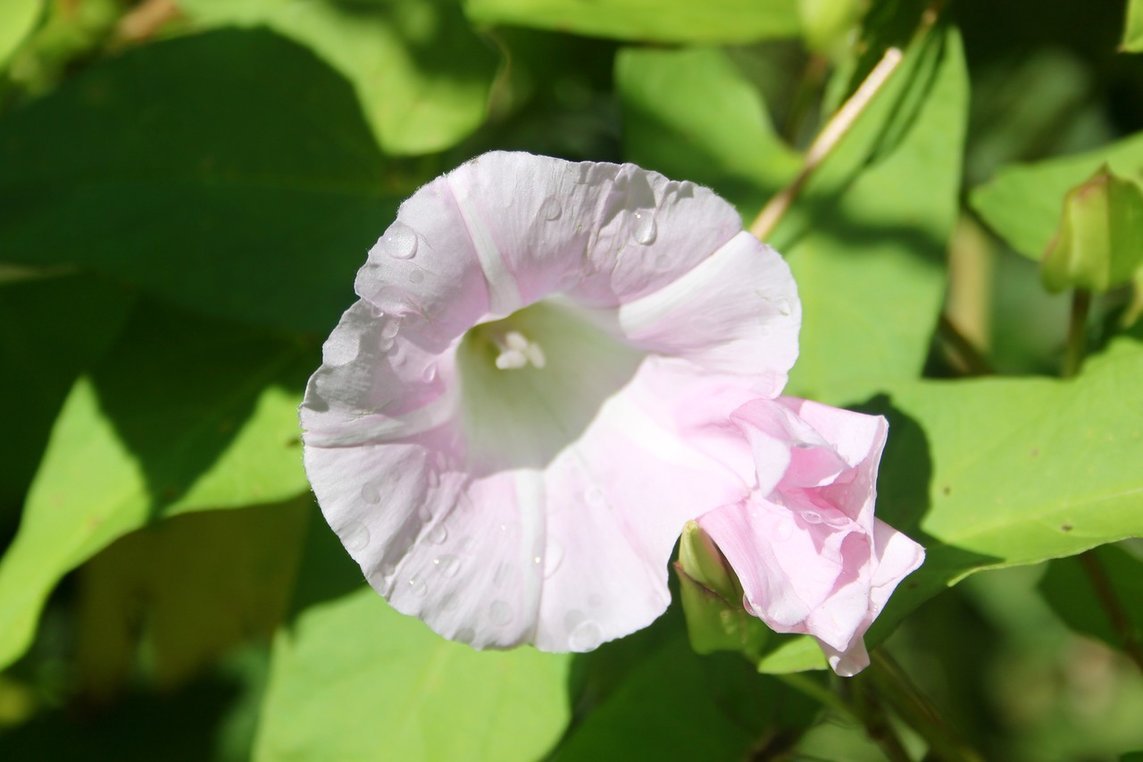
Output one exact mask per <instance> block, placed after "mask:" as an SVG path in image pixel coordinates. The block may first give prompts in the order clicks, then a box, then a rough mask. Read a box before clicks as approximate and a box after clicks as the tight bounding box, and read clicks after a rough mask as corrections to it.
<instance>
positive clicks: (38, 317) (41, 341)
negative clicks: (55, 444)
mask: <svg viewBox="0 0 1143 762" xmlns="http://www.w3.org/2000/svg"><path fill="white" fill-rule="evenodd" d="M130 305H131V298H130V296H129V295H128V294H126V293H124V291H123V290H122V289H119V288H116V287H114V286H112V285H110V284H108V283H103V282H101V281H98V280H95V279H92V278H89V277H83V276H77V275H71V276H65V277H51V278H36V279H27V280H20V281H14V282H8V283H0V367H2V368H3V369H4V372H3V373H0V399H6V400H19V401H20V402H19V404H14V405H9V407H8V409H7V412H6V413H5V420H6V425H7V427H8V430H9V431H17V432H19V433H20V435H19V436H8V437H4V438H3V439H2V440H0V463H3V464H4V468H3V469H2V470H0V505H3V508H2V509H0V514H3V513H7V512H8V510H9V507H10V506H11V507H15V508H18V507H19V506H20V504H22V503H23V501H24V494H25V492H26V491H27V489H28V485H29V483H30V482H31V480H32V476H33V475H34V474H35V471H36V467H37V466H38V465H39V462H40V457H41V456H42V455H43V452H44V447H46V446H47V443H48V434H49V432H50V431H51V427H52V421H54V420H55V417H56V414H57V413H59V410H60V406H61V405H63V401H64V398H65V397H66V396H67V393H68V390H69V389H70V388H71V386H72V384H73V383H74V382H75V380H76V378H77V377H78V376H79V374H80V373H81V372H83V371H84V370H85V369H87V368H89V367H90V365H91V363H92V362H94V361H95V359H96V358H98V357H99V356H100V355H101V354H103V352H104V351H106V349H107V347H108V346H109V345H110V344H111V342H112V341H113V340H114V339H115V336H116V335H117V334H118V332H119V330H120V329H121V328H122V325H123V320H124V318H125V317H126V316H127V312H128V308H129V307H130Z"/></svg>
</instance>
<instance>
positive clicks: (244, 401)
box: [92, 300, 318, 520]
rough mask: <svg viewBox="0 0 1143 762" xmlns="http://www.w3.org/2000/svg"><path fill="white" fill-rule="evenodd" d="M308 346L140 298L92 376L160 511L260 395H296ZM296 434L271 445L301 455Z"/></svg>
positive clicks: (211, 459)
mask: <svg viewBox="0 0 1143 762" xmlns="http://www.w3.org/2000/svg"><path fill="white" fill-rule="evenodd" d="M317 364H318V357H317V349H316V347H308V346H307V345H306V344H304V343H302V342H300V341H298V340H295V339H290V338H283V337H281V336H279V335H276V334H273V333H270V332H268V331H264V330H260V329H256V328H251V327H248V326H245V325H241V324H238V323H233V322H230V321H225V320H218V319H215V318H207V317H203V316H200V315H196V314H194V313H191V312H187V311H185V310H182V309H179V308H176V307H172V306H169V305H166V304H162V303H159V302H154V301H150V300H140V302H139V303H138V304H137V306H136V308H135V310H134V311H133V312H132V314H131V316H130V318H129V319H128V321H127V324H126V326H125V327H124V329H123V333H122V335H121V336H120V338H119V341H118V342H117V343H116V345H115V346H114V347H113V348H112V349H111V351H109V352H108V353H107V354H106V355H105V356H104V357H103V358H102V359H101V361H100V362H99V363H98V364H97V365H96V367H95V369H94V371H93V373H92V378H93V381H94V383H95V388H96V393H97V394H98V397H99V404H100V406H101V408H102V409H103V412H104V413H105V414H106V416H107V418H108V419H109V420H110V421H111V423H112V425H113V426H114V428H115V432H116V434H117V435H118V437H119V439H120V440H121V442H122V443H123V445H124V446H125V447H126V448H127V449H128V450H129V451H130V452H131V454H132V456H133V457H134V458H135V460H136V462H137V463H138V464H139V466H140V468H141V469H142V471H143V474H144V477H145V479H146V482H147V489H148V492H149V493H150V498H151V504H150V518H151V519H152V520H153V519H157V518H159V517H161V516H162V515H163V514H164V513H165V511H166V510H167V508H168V507H169V506H170V505H171V504H172V503H173V502H174V501H175V500H177V499H178V498H179V497H181V496H182V495H183V494H184V493H185V492H186V491H187V489H188V488H190V487H191V486H192V485H193V484H194V483H195V481H196V480H197V479H198V478H199V477H200V476H202V475H203V474H204V473H206V472H207V471H208V470H209V469H210V468H211V466H212V465H213V464H214V463H215V462H216V461H217V460H218V458H219V456H220V455H221V454H222V453H223V452H224V451H225V450H226V448H227V447H228V446H229V445H230V444H231V443H232V441H233V439H234V437H235V436H236V435H237V434H238V432H239V431H240V430H241V428H242V426H243V424H244V423H245V422H246V421H247V419H248V418H249V417H250V415H251V413H252V412H253V411H254V408H255V405H256V403H257V401H258V397H259V395H261V394H262V393H263V391H265V390H266V389H267V388H268V387H271V386H279V387H282V388H285V389H287V390H289V391H290V392H291V393H294V394H297V396H298V397H299V398H300V396H301V390H302V388H303V387H304V385H305V380H306V376H307V374H308V372H309V371H310V370H312V368H314V367H316V366H317ZM299 444H300V442H299V441H298V440H297V439H295V438H292V437H291V438H290V439H287V440H284V441H282V442H280V443H275V444H274V446H276V447H281V448H283V449H288V450H290V451H291V453H296V457H297V458H298V459H299V460H300V459H301V448H300V446H299Z"/></svg>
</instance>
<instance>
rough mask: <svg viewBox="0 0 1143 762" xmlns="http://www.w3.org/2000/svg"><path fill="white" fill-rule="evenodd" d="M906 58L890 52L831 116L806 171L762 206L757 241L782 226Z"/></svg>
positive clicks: (754, 230)
mask: <svg viewBox="0 0 1143 762" xmlns="http://www.w3.org/2000/svg"><path fill="white" fill-rule="evenodd" d="M903 57H904V55H903V54H902V53H901V49H900V48H889V49H888V50H886V51H885V55H883V56H882V57H881V60H880V61H878V62H877V65H876V66H874V67H873V70H872V71H870V72H869V75H868V76H867V77H866V78H865V80H864V81H863V82H862V83H861V85H860V86H858V88H857V90H856V91H855V92H854V93H853V95H851V96H850V97H849V100H847V101H846V102H845V103H843V104H842V106H841V108H839V109H838V110H837V112H836V113H834V115H833V116H832V117H830V119H829V121H828V122H826V125H825V127H823V128H822V131H821V132H819V133H818V136H817V137H816V138H814V142H813V143H811V144H810V147H809V149H807V150H806V158H805V161H804V162H803V163H802V169H801V170H800V171H799V172H798V174H797V176H795V177H794V179H793V181H792V182H791V183H790V184H789V185H787V186H786V187H785V188H783V189H782V190H780V191H778V193H777V194H776V195H775V196H774V197H773V198H771V199H770V200H769V201H768V202H767V203H766V206H764V207H762V211H761V212H759V213H758V216H757V217H756V218H755V219H754V224H752V225H751V226H750V232H751V233H752V234H753V235H754V237H755V238H758V239H759V240H764V239H766V238H767V237H768V236H769V235H770V234H771V233H772V232H774V228H776V227H777V226H778V222H779V221H780V220H781V219H782V217H784V216H785V214H786V212H787V211H788V210H789V209H790V206H791V205H793V203H794V200H795V199H796V198H797V197H798V195H799V194H800V193H801V192H802V188H804V187H805V185H806V183H807V182H809V179H810V177H812V176H813V174H814V172H815V171H817V168H818V167H819V166H821V164H822V162H823V161H825V159H826V158H827V157H828V156H829V155H830V154H831V153H832V152H833V150H834V149H835V148H836V147H837V144H838V143H839V142H841V139H842V138H844V137H845V136H846V135H847V134H848V133H849V130H850V129H851V128H852V127H853V125H854V122H856V121H857V118H858V117H859V116H861V114H862V113H864V111H865V109H866V108H868V106H869V104H870V103H872V102H873V99H874V98H875V97H876V96H877V94H878V93H880V92H881V90H882V89H883V88H884V87H885V83H886V82H888V81H889V78H890V77H891V76H892V75H893V72H895V71H897V68H898V67H899V66H900V65H901V60H902V58H903Z"/></svg>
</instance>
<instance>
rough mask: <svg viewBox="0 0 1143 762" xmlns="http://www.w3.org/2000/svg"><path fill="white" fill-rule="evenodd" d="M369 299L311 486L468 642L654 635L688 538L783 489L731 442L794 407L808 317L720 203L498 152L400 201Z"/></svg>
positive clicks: (357, 315)
mask: <svg viewBox="0 0 1143 762" xmlns="http://www.w3.org/2000/svg"><path fill="white" fill-rule="evenodd" d="M355 288H356V291H357V294H358V296H359V297H360V300H359V301H358V302H357V303H355V304H354V305H353V306H351V307H350V308H349V309H348V310H347V311H346V313H345V314H344V315H343V316H342V319H341V321H340V323H339V324H338V326H337V328H335V329H334V331H333V333H332V335H331V336H330V337H329V339H328V340H327V341H326V343H325V345H324V346H323V364H322V367H321V368H319V369H318V371H317V372H316V373H315V374H314V375H313V377H312V378H311V379H310V382H309V385H308V386H307V389H306V395H305V399H304V401H303V403H302V408H301V420H302V426H303V429H304V442H305V464H306V470H307V473H308V475H309V478H310V482H311V484H312V486H313V488H314V492H315V493H316V495H317V498H318V501H319V503H320V505H321V507H322V511H323V513H324V515H325V517H326V519H327V520H328V521H329V523H330V526H331V527H332V528H333V529H334V531H335V532H336V533H337V534H338V536H339V537H340V538H341V541H342V543H343V544H344V545H345V547H346V549H347V550H348V551H349V553H350V554H351V555H352V556H353V558H354V559H355V560H356V561H357V562H358V563H359V564H360V565H361V568H362V570H363V572H364V573H365V576H366V578H367V579H368V580H369V582H370V583H371V584H372V585H373V587H374V588H376V589H377V591H378V592H380V593H381V594H382V595H383V596H385V597H386V598H387V599H388V600H389V601H390V602H391V603H392V605H393V606H394V607H395V608H396V609H397V610H399V611H401V612H403V613H406V614H412V615H415V616H418V617H420V618H421V619H423V620H424V621H425V622H426V623H428V624H429V626H430V627H432V628H433V629H434V630H435V631H437V632H438V633H440V634H442V635H444V636H445V637H448V638H452V639H454V640H459V641H463V642H466V643H470V644H471V645H473V646H475V647H478V648H482V647H509V646H513V645H517V644H522V643H532V644H534V645H536V646H537V647H538V648H540V649H543V650H549V651H585V650H590V649H592V648H595V647H596V646H598V645H599V644H600V643H602V642H603V641H606V640H610V639H613V638H616V637H620V636H622V635H625V634H628V633H630V632H633V631H635V630H637V629H640V628H642V627H644V626H646V625H647V624H649V623H650V622H651V621H653V620H654V619H655V618H656V617H657V616H659V614H661V613H662V612H663V611H664V610H665V608H666V606H667V604H668V602H669V593H668V590H667V562H668V560H669V556H670V553H671V550H672V547H673V545H674V543H675V540H676V538H677V537H678V535H679V532H680V530H681V529H682V527H683V525H684V523H685V522H686V521H687V520H688V519H691V518H695V517H698V516H702V515H704V514H708V512H710V511H712V510H714V509H720V510H724V509H722V507H723V506H737V505H740V504H741V503H742V501H743V500H744V499H745V498H746V496H748V495H751V494H752V493H753V492H758V491H759V487H758V484H759V477H758V476H757V474H756V470H755V468H754V467H753V465H752V464H751V463H749V462H746V461H749V457H747V458H746V459H745V461H744V458H743V448H742V444H741V442H742V441H745V440H743V438H742V436H741V435H738V436H737V438H735V436H730V435H729V434H728V430H727V428H726V425H728V424H729V422H730V421H731V415H732V413H734V412H735V411H736V410H741V409H743V408H742V406H743V405H746V404H748V403H753V402H754V401H758V400H761V401H762V402H763V403H764V404H770V403H768V402H767V401H769V400H772V399H774V398H776V397H777V396H778V395H779V394H780V392H781V390H782V388H783V386H784V385H785V382H786V374H787V372H788V370H789V368H790V367H791V365H792V364H793V362H794V359H795V357H796V355H797V332H798V328H799V325H800V319H801V314H800V310H801V307H800V303H799V301H798V298H797V293H796V290H795V286H794V282H793V279H792V277H791V274H790V271H789V269H788V267H787V266H786V265H785V263H784V262H783V261H782V259H781V258H780V257H779V256H778V255H777V254H776V253H775V252H774V251H773V250H772V249H770V248H768V247H766V246H765V245H763V244H761V243H759V242H758V241H757V240H756V239H754V238H753V237H752V236H750V235H749V234H747V233H745V232H743V231H742V229H741V223H740V220H739V217H738V214H737V213H736V212H735V210H734V209H733V208H731V207H730V206H729V205H728V204H727V203H726V202H724V201H723V200H721V199H720V198H718V197H717V196H715V195H714V194H713V193H711V192H710V191H709V190H707V189H705V188H701V187H698V186H695V185H694V184H691V183H687V182H673V181H670V180H667V179H666V178H664V177H662V176H661V175H658V174H656V173H653V172H648V171H645V170H642V169H639V168H638V167H635V166H632V165H614V164H597V163H581V164H575V163H570V162H566V161H561V160H557V159H552V158H546V157H537V156H532V155H529V154H522V153H491V154H486V155H484V156H481V157H478V158H476V159H473V160H472V161H470V162H468V163H467V164H464V165H463V166H461V167H459V168H458V169H456V170H454V171H453V172H451V173H449V174H447V175H445V176H443V177H440V178H437V179H436V180H434V181H433V182H431V183H429V184H428V185H426V186H424V187H422V188H421V189H420V190H418V191H417V192H416V193H415V194H414V195H413V196H412V197H411V198H409V199H408V200H407V201H405V202H404V204H402V206H401V208H400V210H399V211H398V214H397V220H396V221H395V222H394V223H393V224H392V225H391V226H390V227H389V229H388V230H387V231H386V232H385V234H384V235H383V236H382V237H381V239H380V240H378V242H377V244H376V245H375V246H374V247H373V248H372V249H371V250H370V252H369V258H368V261H367V263H366V264H365V265H364V266H363V267H362V268H361V270H360V272H359V273H358V276H357V280H356V283H355ZM720 424H723V425H720ZM827 433H828V432H827ZM746 454H747V456H749V452H747V453H746ZM874 466H875V463H874ZM867 470H868V469H867ZM839 479H840V477H839ZM767 494H769V493H767ZM869 509H870V510H872V503H870V506H869ZM855 520H857V518H856V517H855ZM869 520H870V521H871V520H872V519H871V517H870V518H869ZM728 555H729V554H728ZM846 558H848V556H846ZM736 568H737V567H736ZM740 573H744V572H740ZM834 640H835V639H830V640H829V642H830V643H831V644H832V643H833V642H834Z"/></svg>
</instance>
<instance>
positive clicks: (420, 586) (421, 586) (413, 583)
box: [409, 575, 429, 596]
mask: <svg viewBox="0 0 1143 762" xmlns="http://www.w3.org/2000/svg"><path fill="white" fill-rule="evenodd" d="M409 589H410V590H412V591H413V595H416V596H421V595H424V594H425V593H427V592H428V591H429V586H428V585H426V584H425V581H424V580H423V579H421V578H420V577H418V576H416V575H413V576H412V577H409Z"/></svg>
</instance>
